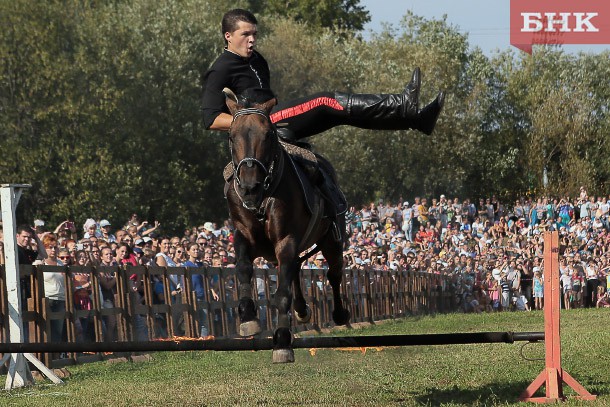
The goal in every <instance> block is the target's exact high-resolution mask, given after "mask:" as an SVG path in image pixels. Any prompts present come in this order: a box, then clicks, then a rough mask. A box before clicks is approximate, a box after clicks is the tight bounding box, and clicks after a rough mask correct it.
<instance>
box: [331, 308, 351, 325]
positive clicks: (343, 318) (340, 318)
mask: <svg viewBox="0 0 610 407" xmlns="http://www.w3.org/2000/svg"><path fill="white" fill-rule="evenodd" d="M349 319H350V313H349V311H348V310H346V309H345V308H344V309H341V310H338V309H336V310H334V311H333V321H335V324H337V325H345V324H347V323H348V322H349Z"/></svg>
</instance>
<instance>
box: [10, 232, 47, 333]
mask: <svg viewBox="0 0 610 407" xmlns="http://www.w3.org/2000/svg"><path fill="white" fill-rule="evenodd" d="M15 238H16V241H17V260H18V262H19V264H32V263H34V261H36V260H41V261H42V260H44V259H46V258H47V250H46V249H45V247H44V244H43V243H42V241H41V240H40V238H39V237H38V235H37V234H36V233H34V230H32V228H31V227H30V226H28V225H19V226H18V227H17V234H16V236H15ZM32 239H34V241H35V242H36V249H37V250H33V249H32V247H31V246H32ZM2 257H3V258H4V254H2ZM20 286H21V311H22V312H24V311H27V309H28V308H27V299H28V298H30V296H31V291H32V289H31V287H30V279H29V277H24V278H21V279H20ZM28 328H29V324H28V323H24V324H23V340H24V341H26V342H29V329H28Z"/></svg>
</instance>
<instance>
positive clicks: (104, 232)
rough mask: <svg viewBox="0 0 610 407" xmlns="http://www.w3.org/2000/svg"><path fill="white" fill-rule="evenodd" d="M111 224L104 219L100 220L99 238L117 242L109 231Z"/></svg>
mask: <svg viewBox="0 0 610 407" xmlns="http://www.w3.org/2000/svg"><path fill="white" fill-rule="evenodd" d="M111 226H112V225H111V224H110V222H108V221H107V220H106V219H102V220H101V221H100V229H101V236H100V238H101V239H104V240H105V241H107V242H108V243H115V242H117V240H116V237H115V236H114V235H113V234H112V233H111V230H112V229H111Z"/></svg>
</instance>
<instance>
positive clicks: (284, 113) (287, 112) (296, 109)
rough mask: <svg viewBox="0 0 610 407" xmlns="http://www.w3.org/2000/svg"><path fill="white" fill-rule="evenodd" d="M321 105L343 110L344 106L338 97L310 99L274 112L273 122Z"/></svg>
mask: <svg viewBox="0 0 610 407" xmlns="http://www.w3.org/2000/svg"><path fill="white" fill-rule="evenodd" d="M319 106H327V107H330V108H331V109H335V110H343V106H341V105H340V104H339V102H337V100H336V99H334V98H331V97H319V98H315V99H312V100H309V101H307V102H305V103H301V104H300V105H296V106H292V107H289V108H287V109H282V110H280V111H278V112H275V113H273V114H272V115H271V116H270V118H271V123H277V122H279V121H282V120H285V119H289V118H291V117H294V116H298V115H300V114H303V113H306V112H308V111H310V110H312V109H315V108H316V107H319Z"/></svg>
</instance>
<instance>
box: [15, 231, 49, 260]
mask: <svg viewBox="0 0 610 407" xmlns="http://www.w3.org/2000/svg"><path fill="white" fill-rule="evenodd" d="M16 239H17V256H18V260H19V264H32V263H33V262H34V260H44V259H46V258H47V251H46V250H45V247H44V245H43V244H42V241H41V240H40V238H39V237H38V235H37V234H36V233H34V231H33V230H32V228H31V227H29V226H28V225H20V226H18V227H17V235H16ZM32 239H34V241H35V242H36V248H37V250H33V249H32Z"/></svg>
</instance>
